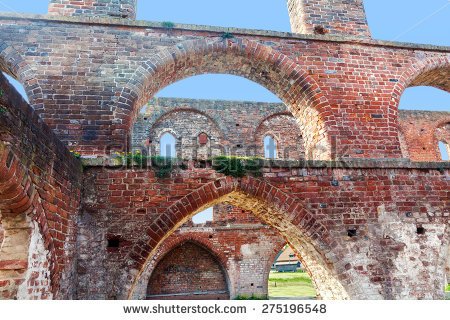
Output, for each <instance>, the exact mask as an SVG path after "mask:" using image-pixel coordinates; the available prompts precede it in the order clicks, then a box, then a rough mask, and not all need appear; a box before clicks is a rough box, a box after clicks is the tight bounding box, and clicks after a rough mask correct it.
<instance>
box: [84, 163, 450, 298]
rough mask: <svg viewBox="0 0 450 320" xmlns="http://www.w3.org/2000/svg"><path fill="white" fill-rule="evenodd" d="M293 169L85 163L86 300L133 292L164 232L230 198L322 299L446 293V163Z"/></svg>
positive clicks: (306, 165)
mask: <svg viewBox="0 0 450 320" xmlns="http://www.w3.org/2000/svg"><path fill="white" fill-rule="evenodd" d="M272 163H273V164H276V163H278V162H272ZM279 163H280V164H282V165H284V166H287V165H288V164H289V162H279ZM191 165H192V164H191ZM292 165H293V163H291V166H290V167H280V168H277V167H272V168H265V169H264V175H263V177H261V178H258V179H253V178H243V179H234V178H224V177H223V176H222V175H221V174H217V173H216V172H215V171H214V170H211V169H208V168H206V169H199V168H193V167H190V168H189V169H188V170H182V171H179V172H176V171H175V172H174V173H173V174H172V176H171V177H170V178H166V179H159V178H156V177H155V173H154V172H153V170H151V169H148V170H144V169H141V170H130V169H129V170H124V169H119V168H114V167H109V168H108V167H103V168H100V167H88V168H87V170H86V171H85V183H84V194H89V195H90V196H89V197H86V198H84V199H83V205H82V211H81V217H80V224H79V227H80V235H79V248H80V251H79V255H80V257H83V258H82V259H80V260H79V268H78V269H79V276H78V279H79V281H80V283H79V291H78V292H79V294H80V296H79V297H80V298H105V297H108V295H114V296H115V297H117V298H125V297H126V296H128V295H129V296H133V292H134V290H135V288H136V287H135V286H133V285H132V281H130V277H131V278H132V279H136V278H135V277H136V275H137V274H138V273H139V274H142V273H143V272H144V269H145V266H146V264H147V262H148V259H149V258H150V257H151V256H152V255H153V254H154V253H155V252H156V250H157V248H158V246H159V245H160V244H161V243H162V242H163V241H164V240H165V238H166V236H167V235H170V233H171V232H173V231H175V230H176V229H177V228H178V227H179V226H180V225H181V224H182V223H184V222H186V221H187V220H188V219H190V218H191V217H192V216H193V215H195V214H196V213H197V212H199V211H202V210H204V209H206V208H207V207H210V206H212V205H215V204H217V203H228V204H232V205H235V206H236V207H241V208H244V209H245V210H251V211H252V212H253V213H254V214H255V215H256V216H257V217H258V218H260V219H262V220H263V221H264V222H265V223H267V224H268V225H270V226H272V227H273V228H274V229H275V230H278V231H279V232H280V233H281V234H282V235H283V237H284V238H286V239H289V243H290V244H291V245H292V247H293V248H294V249H295V250H296V252H297V253H298V255H299V256H300V257H301V261H302V263H303V264H304V265H305V267H306V269H307V270H308V272H309V273H310V275H311V276H312V279H313V283H314V286H315V288H316V292H317V294H318V296H319V297H321V298H360V299H368V298H371V299H382V298H384V299H394V298H396V299H397V298H398V299H404V298H427V299H431V298H433V299H437V298H440V299H441V298H443V296H444V288H443V283H444V278H445V266H446V263H447V262H446V261H447V260H446V259H447V249H446V248H447V245H448V227H449V226H448V224H449V214H450V212H449V208H448V201H447V200H448V190H449V181H450V180H449V179H448V175H449V168H448V165H447V164H442V163H439V164H411V163H408V162H398V163H396V162H386V161H373V162H369V161H361V162H350V163H349V162H345V163H339V162H338V163H332V162H321V163H315V164H314V165H313V167H309V166H310V165H312V164H311V163H309V162H307V163H304V164H297V165H299V167H296V166H294V167H292ZM442 168H443V169H442ZM418 228H424V229H425V234H420V230H418ZM349 230H350V231H349ZM351 230H354V231H351ZM418 231H419V233H418ZM353 234H355V236H353ZM111 235H115V236H117V237H118V238H120V239H122V240H121V245H120V246H119V248H116V250H114V251H108V250H107V248H106V246H107V237H108V236H111ZM81 240H82V241H81ZM230 243H231V242H230ZM430 261H432V262H430ZM99 265H101V266H102V267H101V268H99V267H98V266H99ZM130 266H131V267H130ZM330 266H332V267H330ZM420 274H427V275H429V277H421V276H420ZM138 278H140V276H138ZM88 284H89V285H88Z"/></svg>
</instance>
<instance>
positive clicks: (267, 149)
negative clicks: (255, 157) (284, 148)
mask: <svg viewBox="0 0 450 320" xmlns="http://www.w3.org/2000/svg"><path fill="white" fill-rule="evenodd" d="M264 153H265V158H268V159H275V158H276V157H277V147H276V145H275V141H274V140H273V138H272V137H270V136H267V137H265V138H264Z"/></svg>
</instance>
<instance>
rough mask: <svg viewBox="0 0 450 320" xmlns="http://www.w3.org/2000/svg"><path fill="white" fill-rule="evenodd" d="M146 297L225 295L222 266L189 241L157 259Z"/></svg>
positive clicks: (185, 298)
mask: <svg viewBox="0 0 450 320" xmlns="http://www.w3.org/2000/svg"><path fill="white" fill-rule="evenodd" d="M147 297H148V298H149V299H182V300H188V299H189V300H192V299H213V300H223V299H229V292H228V285H227V279H226V276H225V273H224V270H223V268H222V266H220V264H219V262H218V261H217V260H216V259H215V258H214V257H213V256H212V255H211V253H209V252H208V251H206V250H205V249H204V248H202V247H200V246H199V245H196V244H194V243H192V242H187V243H183V244H181V245H180V246H178V247H177V248H175V249H173V250H172V251H170V252H169V253H167V255H166V256H165V257H164V258H163V259H162V260H161V261H160V262H159V264H158V265H157V267H156V269H155V271H154V272H153V274H152V276H151V277H150V281H149V284H148V295H147Z"/></svg>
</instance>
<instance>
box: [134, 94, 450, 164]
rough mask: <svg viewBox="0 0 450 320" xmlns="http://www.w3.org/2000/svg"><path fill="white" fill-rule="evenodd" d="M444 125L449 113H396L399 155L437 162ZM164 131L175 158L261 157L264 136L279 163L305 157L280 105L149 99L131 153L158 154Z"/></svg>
mask: <svg viewBox="0 0 450 320" xmlns="http://www.w3.org/2000/svg"><path fill="white" fill-rule="evenodd" d="M181 111H184V112H190V113H189V114H192V117H193V118H189V117H187V116H186V115H180V114H179V113H178V112H181ZM194 115H195V116H194ZM186 119H189V120H188V121H186ZM197 119H202V120H197ZM206 123H208V124H207V125H206ZM448 123H450V112H444V111H414V110H399V116H398V134H399V141H400V148H401V150H402V156H403V157H404V158H410V159H411V160H412V161H440V160H441V154H440V151H439V141H442V142H444V143H445V144H446V145H449V144H448V142H447V141H450V138H449V134H450V129H449V127H448ZM198 128H202V130H200V129H198ZM166 131H169V132H171V133H172V134H174V136H175V137H177V141H178V142H177V146H176V149H177V150H178V151H179V153H178V156H179V157H186V158H192V156H194V154H196V155H197V157H198V158H207V157H208V156H211V155H217V154H222V153H224V154H234V155H238V156H259V157H264V143H263V140H264V137H266V136H267V135H268V136H270V137H272V138H274V140H275V142H276V146H277V156H278V158H279V159H304V158H305V157H306V156H305V151H304V143H303V140H302V137H301V131H300V128H299V126H298V124H297V122H296V121H295V119H294V118H293V117H292V115H291V114H289V112H287V109H286V106H285V105H284V104H282V103H263V102H242V101H223V100H217V101H213V100H197V99H179V98H155V99H153V100H152V101H151V102H150V103H149V104H148V106H147V108H146V111H145V113H143V114H139V116H138V118H137V120H136V123H135V125H134V126H133V137H132V140H133V150H135V151H136V150H139V151H141V152H143V153H150V154H159V141H160V137H161V135H162V133H164V132H166ZM200 132H206V133H207V134H208V136H209V137H210V138H209V140H208V145H207V147H205V148H204V149H202V146H201V145H200V144H199V143H198V135H199V133H200ZM219 137H220V138H219ZM252 140H253V141H252ZM237 145H240V146H241V147H240V148H237V147H236V146H237ZM214 146H216V147H214ZM233 147H234V148H233ZM195 152H197V153H195Z"/></svg>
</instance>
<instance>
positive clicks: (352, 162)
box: [82, 158, 450, 170]
mask: <svg viewBox="0 0 450 320" xmlns="http://www.w3.org/2000/svg"><path fill="white" fill-rule="evenodd" d="M258 161H260V162H261V166H262V167H263V168H278V169H294V168H301V169H302V168H317V169H321V168H343V169H436V170H445V169H447V170H448V169H450V161H440V162H431V161H422V162H412V161H411V160H409V159H342V160H270V159H264V160H263V159H261V160H258ZM82 162H83V165H84V166H85V167H86V168H88V167H109V168H124V169H126V166H125V165H124V164H123V163H122V160H121V159H120V158H83V159H82ZM181 162H182V161H179V164H181ZM184 162H185V163H188V167H189V168H211V167H212V160H185V161H184ZM131 168H139V165H137V164H135V165H133V166H131V167H130V169H131Z"/></svg>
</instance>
